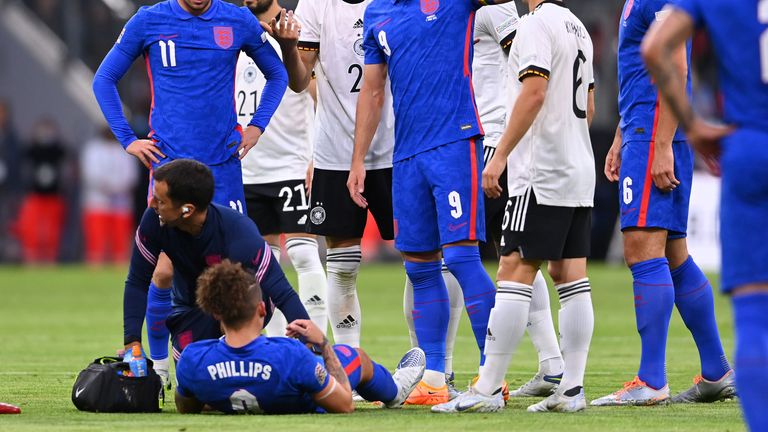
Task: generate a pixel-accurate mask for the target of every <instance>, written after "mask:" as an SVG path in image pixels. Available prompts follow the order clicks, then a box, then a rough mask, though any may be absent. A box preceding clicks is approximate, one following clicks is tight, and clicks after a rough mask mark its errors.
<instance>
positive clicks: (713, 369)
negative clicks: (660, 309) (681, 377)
mask: <svg viewBox="0 0 768 432" xmlns="http://www.w3.org/2000/svg"><path fill="white" fill-rule="evenodd" d="M665 254H666V257H667V260H668V261H669V268H670V269H671V274H672V281H673V283H674V286H675V306H676V307H677V310H678V312H680V317H681V318H682V319H683V322H684V323H685V325H686V327H688V330H690V332H691V335H692V336H693V339H694V341H695V342H696V347H697V348H698V351H699V358H700V360H701V373H700V374H697V375H696V377H695V378H694V380H693V385H692V386H691V387H690V388H688V389H687V390H685V391H683V392H681V393H679V394H677V395H675V396H674V397H672V399H671V402H673V403H693V402H715V401H720V400H724V399H729V398H732V397H734V396H735V395H736V384H735V377H734V373H733V370H732V369H731V367H730V364H729V363H728V359H727V358H726V356H725V352H724V350H723V346H722V343H721V341H720V333H719V331H718V328H717V320H716V318H715V304H714V298H713V293H712V286H711V285H710V284H709V281H708V280H707V277H706V276H705V275H704V273H703V272H702V271H701V269H700V268H699V267H698V266H697V265H696V263H695V262H694V261H693V257H691V256H690V255H689V253H688V243H687V241H686V239H685V238H675V239H669V240H667V244H666V250H665Z"/></svg>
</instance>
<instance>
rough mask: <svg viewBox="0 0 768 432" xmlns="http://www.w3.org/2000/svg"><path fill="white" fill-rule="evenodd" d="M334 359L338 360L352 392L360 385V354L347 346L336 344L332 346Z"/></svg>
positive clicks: (361, 369)
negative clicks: (334, 353)
mask: <svg viewBox="0 0 768 432" xmlns="http://www.w3.org/2000/svg"><path fill="white" fill-rule="evenodd" d="M333 351H334V352H336V357H338V358H339V363H341V367H343V368H344V372H345V373H346V374H347V377H348V378H349V386H350V387H351V388H352V390H354V389H355V388H357V386H358V384H360V378H361V376H362V373H363V368H362V366H361V365H360V354H359V353H358V352H357V350H356V349H354V348H352V347H351V346H349V345H342V344H336V345H334V346H333Z"/></svg>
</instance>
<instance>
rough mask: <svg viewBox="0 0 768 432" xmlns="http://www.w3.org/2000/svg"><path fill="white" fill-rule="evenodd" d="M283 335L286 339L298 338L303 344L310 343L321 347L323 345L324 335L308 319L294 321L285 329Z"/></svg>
mask: <svg viewBox="0 0 768 432" xmlns="http://www.w3.org/2000/svg"><path fill="white" fill-rule="evenodd" d="M285 330H286V331H285V335H286V336H288V337H293V338H298V339H300V340H301V341H302V342H304V343H310V344H314V345H322V344H323V343H325V341H326V339H325V335H324V334H323V332H322V331H321V330H320V329H319V328H318V327H317V326H316V325H315V323H313V322H312V321H310V320H308V319H298V320H294V321H293V322H291V323H290V324H288V327H287V328H286V329H285Z"/></svg>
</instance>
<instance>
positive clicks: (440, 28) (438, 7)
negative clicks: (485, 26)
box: [363, 0, 483, 162]
mask: <svg viewBox="0 0 768 432" xmlns="http://www.w3.org/2000/svg"><path fill="white" fill-rule="evenodd" d="M479 7H480V3H478V2H477V1H474V0H442V1H440V0H419V1H416V0H413V1H410V0H409V1H405V0H374V1H373V2H372V3H371V4H370V5H368V8H367V9H366V11H365V19H364V23H365V27H364V42H363V46H364V50H365V63H366V64H381V63H387V67H388V72H389V77H390V82H391V88H392V97H393V106H394V112H395V149H394V161H395V162H398V161H401V160H403V159H406V158H409V157H411V156H413V155H415V154H417V153H421V152H423V151H427V150H430V149H432V148H435V147H438V146H441V145H444V144H448V143H451V142H455V141H459V140H464V139H468V138H471V137H474V136H478V135H482V134H483V129H482V126H481V124H480V118H479V116H478V112H477V106H476V105H475V96H474V91H473V89H472V55H473V45H474V22H475V11H476V10H477V9H478V8H479ZM467 157H469V155H468V156H467Z"/></svg>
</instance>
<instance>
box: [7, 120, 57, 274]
mask: <svg viewBox="0 0 768 432" xmlns="http://www.w3.org/2000/svg"><path fill="white" fill-rule="evenodd" d="M66 156H67V155H66V149H65V146H64V144H63V142H62V140H61V136H60V133H59V128H58V126H57V125H56V123H55V122H54V121H53V120H52V119H50V118H42V119H41V120H39V121H38V122H37V123H36V124H35V126H34V128H33V131H32V140H31V141H30V142H29V143H28V145H27V146H26V148H25V149H24V158H23V159H24V164H23V171H22V172H23V173H25V174H26V175H27V176H28V178H27V182H26V185H25V186H26V195H25V196H24V199H23V201H22V204H21V209H20V210H19V215H18V219H17V221H16V232H17V234H18V236H19V239H20V240H21V246H22V252H23V257H24V262H26V263H32V264H34V263H51V262H54V261H55V260H56V258H57V257H58V253H59V244H60V240H61V231H62V227H63V223H64V215H65V210H66V205H65V201H64V196H63V194H62V178H63V171H64V162H65V160H66Z"/></svg>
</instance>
